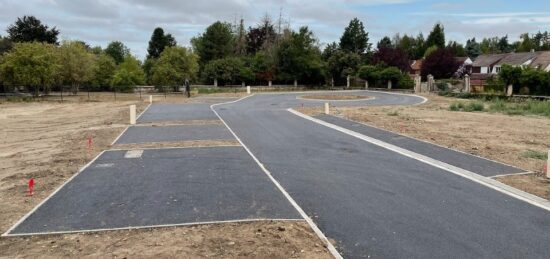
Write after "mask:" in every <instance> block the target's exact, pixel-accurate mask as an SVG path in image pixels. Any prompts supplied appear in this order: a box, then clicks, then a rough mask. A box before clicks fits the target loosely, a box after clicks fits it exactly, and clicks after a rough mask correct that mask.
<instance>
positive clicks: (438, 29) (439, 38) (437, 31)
mask: <svg viewBox="0 0 550 259" xmlns="http://www.w3.org/2000/svg"><path fill="white" fill-rule="evenodd" d="M425 45H426V48H429V47H432V46H436V47H438V48H445V29H444V28H443V25H442V24H441V23H436V24H435V25H434V28H433V29H432V31H431V32H430V35H428V38H427V39H426V44H425Z"/></svg>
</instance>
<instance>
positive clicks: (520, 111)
mask: <svg viewBox="0 0 550 259" xmlns="http://www.w3.org/2000/svg"><path fill="white" fill-rule="evenodd" d="M449 110H451V111H465V112H474V111H486V112H496V113H503V114H507V115H539V116H545V117H549V118H550V101H537V100H523V101H508V100H502V99H498V98H495V99H491V100H476V101H472V102H460V101H459V102H453V103H451V104H450V105H449Z"/></svg>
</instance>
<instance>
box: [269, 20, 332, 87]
mask: <svg viewBox="0 0 550 259" xmlns="http://www.w3.org/2000/svg"><path fill="white" fill-rule="evenodd" d="M276 62H277V63H276V64H277V66H276V67H277V78H278V79H280V80H284V81H290V80H300V81H301V82H303V83H306V84H319V83H321V82H323V80H324V76H323V62H322V60H321V51H320V50H319V47H318V45H317V39H316V38H315V36H314V35H313V32H311V31H310V30H309V29H308V28H307V27H301V28H300V30H299V31H298V32H294V31H293V32H291V34H290V37H288V38H286V39H284V40H283V41H282V42H281V43H280V45H279V48H278V49H277V56H276Z"/></svg>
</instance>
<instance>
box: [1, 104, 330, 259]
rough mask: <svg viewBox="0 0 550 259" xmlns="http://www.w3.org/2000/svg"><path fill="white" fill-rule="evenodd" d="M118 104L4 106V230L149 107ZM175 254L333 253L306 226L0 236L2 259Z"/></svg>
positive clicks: (290, 223)
mask: <svg viewBox="0 0 550 259" xmlns="http://www.w3.org/2000/svg"><path fill="white" fill-rule="evenodd" d="M117 100H119V101H117V102H113V101H97V102H77V101H76V100H75V101H69V102H64V103H58V102H30V103H4V104H0V124H1V125H2V126H1V128H0V232H1V233H3V232H5V231H7V230H8V229H9V228H10V227H11V226H12V225H13V224H14V223H15V222H16V221H18V220H19V219H20V218H21V217H23V216H24V215H25V214H26V213H27V212H28V211H30V210H31V209H32V208H34V207H35V206H36V205H37V204H38V203H39V202H40V201H42V200H43V199H44V198H46V197H47V196H48V195H49V194H50V193H51V192H52V191H54V189H55V188H57V187H58V186H60V185H61V184H62V183H63V182H65V181H66V180H67V179H68V178H69V177H71V176H72V175H73V174H74V173H76V172H77V171H78V169H79V168H80V167H81V166H83V165H85V164H86V163H87V162H88V161H90V160H91V159H92V158H93V157H95V156H96V155H97V154H98V153H99V152H101V151H102V150H104V149H108V148H110V143H111V142H112V141H113V140H114V139H115V138H116V137H117V136H118V135H119V134H120V132H122V130H123V129H124V128H125V127H126V126H127V123H128V118H129V109H128V106H129V105H130V104H137V107H138V112H141V111H142V110H143V109H144V108H145V107H146V105H147V104H148V103H147V102H136V101H135V100H133V101H120V99H117ZM144 100H145V99H144ZM89 137H91V138H92V140H93V148H92V149H91V150H88V148H87V143H88V139H89ZM198 144H200V145H206V143H187V145H191V146H192V145H198ZM210 144H212V143H210ZM225 144H227V143H225ZM232 144H236V143H232ZM30 178H34V179H35V183H36V186H35V189H34V196H32V197H29V196H27V182H28V180H29V179H30ZM281 229H283V230H281ZM174 255H178V256H183V257H189V258H196V257H270V258H291V257H302V258H327V257H328V256H329V254H328V252H327V250H326V248H324V247H323V246H322V245H321V242H320V241H319V239H318V238H317V237H316V236H315V235H314V233H313V232H312V231H311V229H310V228H309V227H308V226H307V224H305V223H304V222H302V221H299V222H298V221H284V222H269V221H266V222H251V223H227V224H218V225H204V226H193V227H191V226H188V227H177V228H162V229H149V230H133V231H128V230H126V231H109V232H98V233H90V234H70V235H47V236H34V237H17V238H16V237H2V238H0V257H24V258H25V257H128V256H132V257H152V256H160V257H168V256H174Z"/></svg>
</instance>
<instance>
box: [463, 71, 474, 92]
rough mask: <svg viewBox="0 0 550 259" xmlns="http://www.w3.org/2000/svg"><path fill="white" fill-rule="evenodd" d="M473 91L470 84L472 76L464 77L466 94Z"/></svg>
mask: <svg viewBox="0 0 550 259" xmlns="http://www.w3.org/2000/svg"><path fill="white" fill-rule="evenodd" d="M471 91H472V86H471V84H470V75H468V74H466V75H465V76H464V92H466V93H469V92H471Z"/></svg>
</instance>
